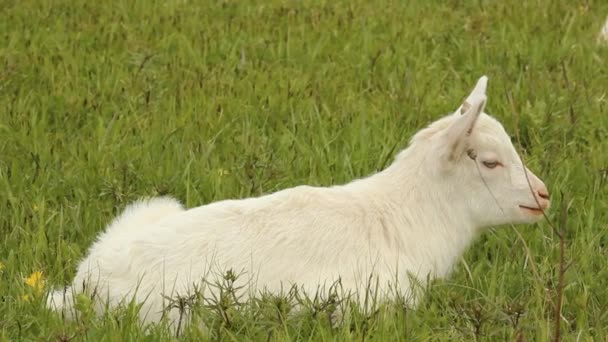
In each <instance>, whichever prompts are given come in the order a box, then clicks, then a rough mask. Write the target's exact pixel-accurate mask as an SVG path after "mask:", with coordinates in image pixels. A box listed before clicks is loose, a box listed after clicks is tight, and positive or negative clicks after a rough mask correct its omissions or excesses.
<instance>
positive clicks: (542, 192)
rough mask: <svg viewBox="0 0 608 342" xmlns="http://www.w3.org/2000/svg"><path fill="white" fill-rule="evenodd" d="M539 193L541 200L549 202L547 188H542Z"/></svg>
mask: <svg viewBox="0 0 608 342" xmlns="http://www.w3.org/2000/svg"><path fill="white" fill-rule="evenodd" d="M537 193H538V196H539V197H540V198H542V199H546V200H549V191H548V190H547V188H545V187H542V188H540V189H538V191H537Z"/></svg>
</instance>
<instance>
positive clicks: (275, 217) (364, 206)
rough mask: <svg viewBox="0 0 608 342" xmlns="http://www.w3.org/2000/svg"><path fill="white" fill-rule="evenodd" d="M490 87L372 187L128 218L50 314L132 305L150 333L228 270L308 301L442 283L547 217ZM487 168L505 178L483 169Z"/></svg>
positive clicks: (360, 183) (154, 203)
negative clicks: (491, 106)
mask: <svg viewBox="0 0 608 342" xmlns="http://www.w3.org/2000/svg"><path fill="white" fill-rule="evenodd" d="M486 82H487V78H486V77H482V78H481V79H480V81H479V82H478V84H477V86H476V88H475V89H474V90H473V92H472V93H471V95H470V96H469V97H468V98H467V100H466V101H465V103H464V104H463V106H462V107H461V108H462V111H461V108H459V109H458V110H457V111H456V112H455V113H454V114H451V115H448V116H446V117H444V118H441V119H440V120H438V121H436V122H434V123H432V124H431V125H430V126H429V127H427V128H425V129H423V130H421V131H420V132H418V133H417V134H416V135H415V136H414V137H413V139H412V140H411V143H410V146H409V147H408V148H407V149H405V150H403V151H401V152H400V153H399V155H398V156H397V158H396V160H395V161H394V163H393V164H392V165H390V166H389V167H388V168H387V169H385V170H383V171H381V172H379V173H376V174H374V175H371V176H369V177H367V178H364V179H359V180H355V181H353V182H351V183H348V184H344V185H338V186H332V187H311V186H298V187H295V188H291V189H286V190H282V191H278V192H276V193H273V194H269V195H265V196H261V197H257V198H247V199H240V200H224V201H219V202H215V203H211V204H208V205H203V206H200V207H197V208H192V209H189V210H184V209H183V208H182V207H181V205H180V204H179V203H178V202H177V201H175V200H172V199H169V198H161V199H153V200H148V201H143V202H138V203H136V204H133V205H131V206H129V207H127V209H126V210H125V212H124V213H123V214H122V215H121V216H119V217H118V218H117V219H116V220H115V221H114V222H113V223H112V224H111V225H110V226H109V227H108V228H107V229H106V231H105V232H104V233H102V234H101V235H100V236H99V238H98V239H97V241H96V242H95V243H94V244H93V245H92V246H91V248H90V250H89V254H88V256H87V257H86V258H85V259H84V260H83V261H82V262H81V263H80V265H79V267H78V272H77V275H76V277H75V279H74V281H73V283H72V286H71V288H68V289H67V291H55V292H54V293H53V295H52V296H50V297H49V301H48V304H49V306H51V307H54V308H56V309H59V310H65V311H69V309H70V308H71V307H72V305H73V303H72V300H73V299H72V293H79V292H82V291H83V289H84V290H85V291H86V292H87V293H88V294H90V293H91V292H92V291H95V293H97V294H98V295H99V296H101V298H102V299H107V300H108V302H109V305H110V306H115V305H117V304H118V303H119V302H120V301H121V300H123V299H127V300H129V299H130V298H131V297H132V296H133V295H134V296H135V297H134V298H135V300H136V301H137V302H145V303H144V305H143V307H142V320H144V321H155V320H158V319H159V318H160V317H161V312H162V310H163V308H164V307H165V306H166V305H167V302H166V300H163V296H162V295H163V294H165V295H168V296H172V295H175V294H176V293H177V294H186V293H188V292H191V291H192V286H193V284H198V285H200V284H201V279H202V278H204V277H207V279H209V278H212V277H213V274H216V273H215V272H223V271H225V270H226V269H228V268H232V269H234V270H235V271H236V272H237V273H238V272H240V271H245V272H247V276H246V277H245V278H242V279H243V280H242V281H243V282H245V281H248V280H252V282H251V283H250V284H249V286H250V287H251V288H252V289H253V290H261V289H266V290H269V291H271V292H277V291H280V290H281V289H282V288H283V289H284V288H285V287H288V286H289V285H290V284H292V283H293V284H297V285H299V286H300V287H301V288H303V289H304V290H306V291H308V292H312V293H314V291H315V290H317V288H318V286H319V285H329V284H331V283H332V282H333V281H335V280H337V279H338V277H340V278H341V283H342V286H343V288H344V289H345V290H350V291H353V292H358V291H362V290H363V289H365V288H366V286H367V283H366V281H367V279H368V276H369V275H370V274H371V273H373V274H374V275H375V276H376V277H377V279H378V280H379V283H378V284H379V289H378V290H379V291H378V295H379V296H380V298H381V299H389V298H390V296H391V291H389V284H392V285H393V286H394V285H396V286H398V290H399V291H400V293H401V294H406V295H407V294H408V293H410V289H411V288H410V285H411V281H410V278H409V275H410V274H411V275H414V276H416V277H418V279H419V280H420V281H421V282H422V283H424V281H425V279H426V276H427V275H430V276H432V277H443V276H446V275H447V274H448V273H449V272H450V270H451V269H452V267H453V265H454V264H455V263H456V262H457V261H458V259H459V258H460V256H461V255H462V253H463V252H464V251H465V249H466V248H467V246H469V245H470V243H471V242H472V241H473V240H474V238H475V236H476V235H477V234H478V233H480V232H481V231H482V230H483V228H485V227H489V226H495V225H501V224H511V223H532V222H535V221H537V220H538V219H539V218H540V217H541V216H542V215H540V214H538V213H534V212H531V211H529V210H525V209H522V208H521V207H519V205H525V206H528V207H537V205H538V204H540V205H542V206H543V207H545V208H548V205H549V202H548V200H547V199H545V198H543V197H546V196H539V195H537V196H536V197H535V196H533V195H532V192H531V191H530V188H529V186H528V179H529V182H530V184H531V186H532V188H533V189H534V193H536V194H538V193H544V194H545V195H546V191H547V190H546V188H545V186H544V184H543V183H542V182H541V181H540V180H539V179H538V178H537V177H536V176H535V175H534V174H532V173H531V172H530V171H529V170H527V169H524V168H523V166H522V163H521V160H520V158H519V156H518V154H517V152H516V151H515V149H514V147H513V145H512V144H511V142H510V139H509V137H508V135H507V134H506V133H505V131H504V129H503V127H502V125H501V124H500V123H499V122H498V121H496V120H495V119H493V118H491V117H490V116H488V115H487V114H485V113H483V108H484V105H485V102H486V97H485V88H486ZM461 112H464V113H461ZM469 155H471V156H474V155H476V158H475V159H471V158H470V157H469ZM493 160H497V161H499V162H500V163H501V164H502V166H498V167H496V168H494V169H490V168H488V167H486V166H484V162H487V161H493ZM524 170H525V171H524ZM526 172H527V176H528V179H527V178H526ZM209 272H210V273H209ZM83 284H86V286H83ZM359 293H361V292H359ZM393 293H394V292H393ZM357 298H358V297H355V299H357ZM102 309H103V307H102V306H98V310H100V311H101V310H102ZM169 314H170V316H169V317H170V318H172V319H175V318H177V312H176V311H175V310H173V311H171V312H170V313H169Z"/></svg>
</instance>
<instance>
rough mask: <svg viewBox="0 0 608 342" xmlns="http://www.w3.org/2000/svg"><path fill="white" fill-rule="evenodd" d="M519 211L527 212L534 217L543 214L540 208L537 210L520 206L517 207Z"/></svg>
mask: <svg viewBox="0 0 608 342" xmlns="http://www.w3.org/2000/svg"><path fill="white" fill-rule="evenodd" d="M519 207H520V208H521V209H523V210H524V211H525V212H528V213H530V214H534V215H542V214H543V212H544V209H542V208H537V207H527V206H525V205H520V206H519Z"/></svg>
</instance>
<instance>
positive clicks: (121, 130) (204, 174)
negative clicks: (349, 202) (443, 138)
mask: <svg viewBox="0 0 608 342" xmlns="http://www.w3.org/2000/svg"><path fill="white" fill-rule="evenodd" d="M607 14H608V2H605V1H599V0H577V1H551V0H537V1H527V2H521V1H515V0H505V1H486V0H479V1H467V2H465V3H463V2H461V1H452V0H449V1H438V0H432V1H423V0H415V1H414V0H413V1H404V2H399V1H390V0H382V1H377V2H375V3H371V2H369V3H368V2H366V1H361V0H354V1H342V0H339V1H275V0H271V1H266V2H256V1H228V0H223V1H201V2H195V1H185V0H165V1H154V0H136V1H130V2H114V3H112V2H103V1H100V2H76V1H52V2H49V1H38V0H26V1H14V0H4V1H0V237H1V239H0V340H3V341H4V340H11V341H12V340H15V341H21V340H59V341H68V340H74V341H76V340H93V341H97V340H137V341H139V340H143V341H146V340H147V341H158V340H171V339H173V338H172V337H170V335H169V332H168V330H167V329H166V328H165V327H163V326H162V325H160V326H152V327H149V328H147V329H146V327H141V326H140V325H139V324H138V322H137V319H136V312H135V311H136V308H135V307H134V306H129V307H126V308H125V309H124V310H117V311H114V312H108V313H107V314H106V315H104V316H103V317H94V316H93V315H91V314H90V306H88V305H87V303H86V301H83V302H81V303H80V304H79V307H78V310H80V311H81V313H82V315H81V317H80V319H79V320H77V321H72V322H68V321H64V320H63V319H62V317H61V316H60V315H57V314H56V313H53V312H50V311H48V310H47V309H46V308H45V300H44V297H45V293H46V291H47V290H49V289H51V288H55V287H60V286H63V285H66V284H68V283H69V282H70V280H71V279H72V277H73V275H74V273H75V268H76V265H77V263H78V261H79V260H80V258H82V257H83V256H84V253H86V250H87V248H88V246H89V245H90V244H91V242H92V241H94V239H95V236H96V234H97V233H98V232H99V231H100V230H102V229H103V228H104V226H105V225H106V224H108V223H109V222H110V221H111V220H112V218H113V217H114V216H115V215H116V214H118V213H119V212H120V211H121V210H122V209H123V208H124V207H125V206H126V205H127V204H128V203H130V202H131V201H133V200H135V199H138V198H140V197H144V196H156V195H171V196H174V197H176V198H178V199H179V200H181V201H182V202H183V203H185V204H186V206H187V207H193V206H199V205H202V204H205V203H209V202H212V201H215V200H220V199H227V198H242V197H248V196H257V195H260V194H265V193H270V192H273V191H277V190H279V189H284V188H287V187H291V186H295V185H299V184H310V185H332V184H340V183H344V182H348V181H350V180H352V179H355V178H359V177H364V176H366V175H368V174H370V173H373V172H375V171H377V170H380V169H382V168H383V167H385V166H387V165H388V164H389V163H390V162H391V161H392V158H393V157H394V156H395V154H396V153H397V152H398V151H399V150H400V149H402V148H404V147H406V146H407V143H408V140H409V139H410V137H411V135H412V134H413V133H414V132H416V131H417V130H418V129H420V128H423V127H424V126H426V125H427V124H428V123H430V122H431V121H433V120H435V119H437V118H439V117H441V116H443V115H445V114H447V113H448V112H449V111H452V110H454V109H455V108H456V106H457V105H458V104H459V103H460V101H461V100H462V99H463V98H464V96H466V94H468V92H469V91H470V89H471V87H472V86H473V85H474V82H475V81H476V80H477V79H478V78H479V77H480V76H481V75H483V74H486V75H488V76H489V78H490V82H489V90H488V99H489V101H488V105H487V107H486V111H487V112H488V113H490V114H492V115H494V116H495V117H497V118H498V119H499V120H500V121H501V122H502V123H503V124H504V126H505V128H506V130H507V131H508V132H509V133H510V134H512V138H513V142H514V144H515V146H516V147H517V149H518V151H519V152H520V153H521V155H522V157H523V158H524V159H525V161H526V163H527V164H528V167H529V168H530V169H531V170H533V171H534V172H535V173H536V174H537V175H538V176H539V177H541V178H542V179H543V180H544V181H545V183H546V184H547V186H548V188H549V190H550V192H551V194H552V202H553V207H552V209H551V211H550V212H549V213H548V216H547V218H548V220H545V221H542V222H541V223H539V224H535V225H528V226H511V227H509V226H507V227H496V228H493V229H491V230H489V231H488V232H486V233H485V234H483V235H482V236H481V237H480V238H479V239H478V240H477V241H476V242H475V243H474V245H473V246H472V247H471V248H470V250H469V251H468V252H467V253H466V255H464V257H463V258H462V261H461V262H460V263H459V264H458V266H457V268H456V270H455V272H454V273H453V274H452V275H451V276H450V277H448V278H447V279H440V280H436V281H433V282H432V283H431V284H430V285H429V286H428V290H427V293H426V295H425V297H424V299H423V300H422V302H421V305H420V306H419V307H418V308H417V309H412V308H408V307H404V306H403V305H400V304H399V303H393V304H392V305H385V306H381V307H379V308H377V310H370V311H360V312H355V314H353V315H351V316H350V317H349V318H348V321H347V322H345V324H342V325H340V326H338V327H332V326H331V324H330V322H329V321H328V319H327V310H326V309H327V307H328V305H331V304H332V303H328V302H331V300H333V299H331V298H330V299H328V300H325V301H323V300H321V301H319V302H317V303H313V304H312V305H311V306H310V310H309V311H308V312H307V313H305V314H303V315H291V314H290V312H289V307H290V304H289V301H287V300H286V299H285V298H259V299H258V300H257V301H256V304H255V305H251V306H247V307H239V306H237V305H233V303H232V304H231V303H227V304H226V303H224V304H225V305H224V304H222V303H217V305H209V306H206V307H203V308H201V311H200V317H201V319H202V320H203V321H205V322H207V323H208V326H209V327H210V329H209V331H207V332H202V331H199V330H196V329H186V331H184V332H183V334H182V335H181V336H180V339H183V340H197V341H198V340H230V341H232V340H239V341H240V340H256V341H257V340H272V341H283V340H307V341H316V340H360V341H363V340H376V341H391V340H408V341H427V340H433V341H444V340H450V341H458V340H467V341H470V340H479V341H497V340H498V341H503V340H518V341H525V340H529V341H546V340H550V339H554V338H555V337H556V331H559V334H560V336H561V338H563V339H564V340H568V341H570V340H577V341H606V340H608V153H607V152H606V151H608V110H607V107H608V63H607V59H608V47H602V46H598V45H597V44H596V40H595V37H596V35H597V33H598V32H599V30H600V28H601V26H602V24H603V22H604V19H605V16H606V15H607ZM560 233H561V234H563V239H560V237H559V235H560ZM560 241H563V242H564V260H563V261H560ZM560 268H561V269H563V272H560ZM560 275H562V276H561V277H560ZM560 278H561V280H560ZM556 307H557V308H559V310H556ZM558 316H559V317H558ZM556 324H557V326H556Z"/></svg>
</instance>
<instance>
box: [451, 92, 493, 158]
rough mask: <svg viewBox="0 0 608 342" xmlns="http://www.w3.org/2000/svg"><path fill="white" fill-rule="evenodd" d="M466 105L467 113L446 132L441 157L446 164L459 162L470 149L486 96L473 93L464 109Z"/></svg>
mask: <svg viewBox="0 0 608 342" xmlns="http://www.w3.org/2000/svg"><path fill="white" fill-rule="evenodd" d="M478 85H479V83H478ZM476 88H477V87H476ZM473 95H474V96H473ZM465 105H466V110H465V112H464V113H463V114H462V115H459V116H457V117H456V118H455V120H454V122H453V123H452V124H451V125H450V126H449V127H448V128H447V129H446V130H445V133H444V141H443V147H442V156H441V157H442V158H443V159H444V162H448V163H449V162H454V161H457V160H459V159H460V157H461V156H462V155H463V154H464V153H465V152H467V150H468V149H469V137H470V136H471V133H473V128H474V127H475V123H476V122H477V119H478V118H479V115H480V114H481V113H482V112H483V109H484V107H485V105H486V96H485V95H484V94H474V93H471V95H470V96H469V97H468V98H467V100H466V101H465V103H464V104H463V107H465Z"/></svg>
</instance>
